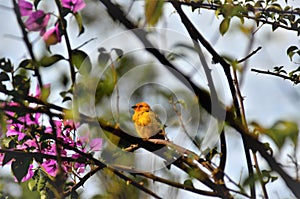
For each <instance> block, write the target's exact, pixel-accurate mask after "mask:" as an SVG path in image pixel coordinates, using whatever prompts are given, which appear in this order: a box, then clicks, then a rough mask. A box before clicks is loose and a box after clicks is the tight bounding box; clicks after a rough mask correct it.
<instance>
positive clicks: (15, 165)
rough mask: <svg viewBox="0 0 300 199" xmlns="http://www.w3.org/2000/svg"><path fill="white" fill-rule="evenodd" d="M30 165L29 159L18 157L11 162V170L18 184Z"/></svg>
mask: <svg viewBox="0 0 300 199" xmlns="http://www.w3.org/2000/svg"><path fill="white" fill-rule="evenodd" d="M30 163H31V158H28V157H18V158H16V160H15V161H13V162H12V164H11V169H12V172H13V174H14V176H15V177H16V179H17V180H18V182H21V181H22V179H23V178H24V177H25V176H26V174H27V173H28V169H29V165H30Z"/></svg>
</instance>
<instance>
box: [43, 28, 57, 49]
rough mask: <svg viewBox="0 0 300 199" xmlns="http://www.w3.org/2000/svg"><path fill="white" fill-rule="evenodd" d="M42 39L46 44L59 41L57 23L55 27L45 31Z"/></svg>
mask: <svg viewBox="0 0 300 199" xmlns="http://www.w3.org/2000/svg"><path fill="white" fill-rule="evenodd" d="M43 39H44V41H45V43H46V45H47V46H50V45H54V44H57V43H59V42H61V34H60V31H59V28H58V24H57V25H56V26H55V27H53V28H51V29H49V30H48V31H46V32H45V33H44V35H43Z"/></svg>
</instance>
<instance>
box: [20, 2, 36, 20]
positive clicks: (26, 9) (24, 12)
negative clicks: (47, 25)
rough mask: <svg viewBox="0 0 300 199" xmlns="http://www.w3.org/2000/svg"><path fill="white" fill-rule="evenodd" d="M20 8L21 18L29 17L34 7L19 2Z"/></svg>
mask: <svg viewBox="0 0 300 199" xmlns="http://www.w3.org/2000/svg"><path fill="white" fill-rule="evenodd" d="M19 8H20V13H21V16H28V15H31V13H32V8H33V5H32V3H30V2H27V1H25V0H19Z"/></svg>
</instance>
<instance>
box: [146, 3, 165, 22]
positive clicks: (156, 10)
mask: <svg viewBox="0 0 300 199" xmlns="http://www.w3.org/2000/svg"><path fill="white" fill-rule="evenodd" d="M163 5H164V0H146V1H145V17H146V22H147V23H148V24H149V25H150V26H154V25H155V24H156V23H157V22H158V20H159V18H160V17H161V15H162V12H163Z"/></svg>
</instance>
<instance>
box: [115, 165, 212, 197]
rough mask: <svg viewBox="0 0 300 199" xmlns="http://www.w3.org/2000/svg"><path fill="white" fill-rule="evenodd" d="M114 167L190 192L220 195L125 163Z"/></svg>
mask: <svg viewBox="0 0 300 199" xmlns="http://www.w3.org/2000/svg"><path fill="white" fill-rule="evenodd" d="M112 167H114V168H116V169H119V170H122V171H126V172H129V173H131V174H132V175H140V176H143V177H146V178H149V179H151V180H153V181H156V182H161V183H163V184H166V185H170V186H172V187H177V188H179V189H184V190H187V191H190V192H193V193H197V194H201V195H205V196H215V197H216V196H218V195H217V194H216V193H214V192H210V191H204V190H200V189H197V188H195V187H192V186H188V185H185V184H181V183H178V182H174V181H171V180H168V179H165V178H161V177H159V176H156V175H154V174H152V173H150V172H144V171H139V170H136V169H133V168H129V167H125V166H123V165H112Z"/></svg>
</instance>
